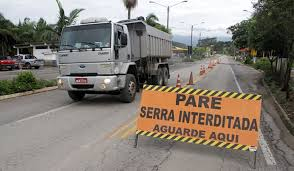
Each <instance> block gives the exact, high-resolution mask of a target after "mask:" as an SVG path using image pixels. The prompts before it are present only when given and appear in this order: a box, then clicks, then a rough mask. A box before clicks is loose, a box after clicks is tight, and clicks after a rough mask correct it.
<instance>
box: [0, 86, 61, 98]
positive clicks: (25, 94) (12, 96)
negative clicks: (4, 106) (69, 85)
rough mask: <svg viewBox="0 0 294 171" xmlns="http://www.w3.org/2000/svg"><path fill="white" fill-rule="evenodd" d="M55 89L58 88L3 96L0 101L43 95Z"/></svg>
mask: <svg viewBox="0 0 294 171" xmlns="http://www.w3.org/2000/svg"><path fill="white" fill-rule="evenodd" d="M57 88H58V86H53V87H46V88H42V89H38V90H32V91H26V92H23V93H15V94H9V95H4V96H0V101H2V100H6V99H11V98H16V97H21V96H28V95H32V94H38V93H43V92H47V91H52V90H56V89H57Z"/></svg>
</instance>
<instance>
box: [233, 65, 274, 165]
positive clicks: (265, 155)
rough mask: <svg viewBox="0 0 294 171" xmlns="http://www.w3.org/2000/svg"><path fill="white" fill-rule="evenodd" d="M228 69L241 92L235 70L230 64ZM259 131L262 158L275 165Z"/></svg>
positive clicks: (268, 163)
mask: <svg viewBox="0 0 294 171" xmlns="http://www.w3.org/2000/svg"><path fill="white" fill-rule="evenodd" d="M230 69H231V72H232V74H233V77H234V81H235V83H236V85H237V87H238V90H239V93H243V90H242V89H241V87H240V84H239V82H238V80H237V78H236V75H235V72H234V71H233V68H232V66H230ZM258 133H259V145H260V147H261V150H262V153H263V155H264V158H265V161H266V163H267V165H277V163H276V160H275V157H274V156H273V154H272V152H271V150H270V148H269V146H268V144H267V142H266V140H265V139H264V136H263V134H262V131H261V129H260V130H259V131H258Z"/></svg>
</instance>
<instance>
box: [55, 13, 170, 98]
mask: <svg viewBox="0 0 294 171" xmlns="http://www.w3.org/2000/svg"><path fill="white" fill-rule="evenodd" d="M171 38H172V37H171V35H170V34H167V33H165V32H162V31H160V30H158V29H156V28H154V27H151V26H149V25H147V24H146V23H145V22H144V20H143V19H142V18H139V19H133V20H124V21H120V22H117V23H115V22H112V21H108V20H107V19H96V18H91V19H86V20H82V21H81V23H80V24H79V25H74V26H68V27H65V28H64V29H63V32H62V36H61V39H60V48H59V51H58V67H59V73H60V76H59V77H58V87H59V88H60V89H63V90H66V91H68V94H69V96H70V97H71V98H72V99H73V100H75V101H79V100H82V99H83V97H84V96H85V94H114V95H120V100H121V101H122V102H126V103H130V102H132V101H133V100H134V98H135V96H136V92H137V91H139V88H140V86H142V85H143V84H144V83H148V84H152V85H167V84H168V79H169V77H170V74H169V65H168V63H167V60H168V59H169V58H170V57H171V55H172V40H171Z"/></svg>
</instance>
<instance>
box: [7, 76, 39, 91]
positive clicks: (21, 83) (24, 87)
mask: <svg viewBox="0 0 294 171" xmlns="http://www.w3.org/2000/svg"><path fill="white" fill-rule="evenodd" d="M13 85H14V90H15V92H24V91H30V90H35V89H39V88H43V87H42V86H40V85H39V84H38V80H37V78H36V77H35V76H34V74H33V73H32V72H30V71H26V72H21V73H19V74H18V75H17V77H16V78H15V79H14V80H13Z"/></svg>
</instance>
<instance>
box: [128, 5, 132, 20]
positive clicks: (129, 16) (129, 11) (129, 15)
mask: <svg viewBox="0 0 294 171" xmlns="http://www.w3.org/2000/svg"><path fill="white" fill-rule="evenodd" d="M128 19H131V8H129V9H128Z"/></svg>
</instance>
